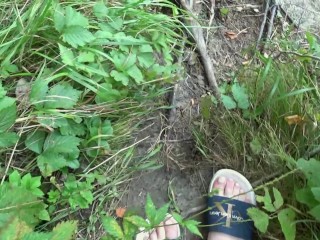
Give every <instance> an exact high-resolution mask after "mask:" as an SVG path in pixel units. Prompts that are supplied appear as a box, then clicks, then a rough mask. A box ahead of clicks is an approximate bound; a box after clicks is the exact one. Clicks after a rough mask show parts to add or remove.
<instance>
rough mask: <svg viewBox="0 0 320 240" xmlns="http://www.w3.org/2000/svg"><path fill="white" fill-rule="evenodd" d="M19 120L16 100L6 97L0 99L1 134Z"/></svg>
mask: <svg viewBox="0 0 320 240" xmlns="http://www.w3.org/2000/svg"><path fill="white" fill-rule="evenodd" d="M16 118H17V107H16V104H15V99H13V98H10V97H4V98H2V99H0V133H3V132H5V131H7V130H8V129H9V128H10V127H11V126H12V125H13V124H14V123H15V120H16Z"/></svg>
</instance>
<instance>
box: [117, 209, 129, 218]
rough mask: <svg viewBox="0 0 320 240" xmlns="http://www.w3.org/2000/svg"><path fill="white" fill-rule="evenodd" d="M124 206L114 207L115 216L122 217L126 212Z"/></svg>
mask: <svg viewBox="0 0 320 240" xmlns="http://www.w3.org/2000/svg"><path fill="white" fill-rule="evenodd" d="M126 210H127V209H126V208H122V207H119V208H117V209H116V216H117V217H118V218H123V216H124V214H125V213H126Z"/></svg>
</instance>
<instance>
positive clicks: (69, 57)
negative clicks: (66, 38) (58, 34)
mask: <svg viewBox="0 0 320 240" xmlns="http://www.w3.org/2000/svg"><path fill="white" fill-rule="evenodd" d="M58 45H59V49H60V55H61V59H62V62H63V63H64V64H66V65H68V66H74V60H75V56H74V54H73V52H72V50H71V49H70V48H66V47H65V46H63V45H61V44H59V43H58Z"/></svg>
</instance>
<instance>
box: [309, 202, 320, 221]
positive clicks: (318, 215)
mask: <svg viewBox="0 0 320 240" xmlns="http://www.w3.org/2000/svg"><path fill="white" fill-rule="evenodd" d="M309 213H310V214H311V215H312V216H313V217H314V218H315V219H316V220H317V221H320V204H319V203H318V205H317V206H315V207H314V208H312V209H311V210H310V211H309Z"/></svg>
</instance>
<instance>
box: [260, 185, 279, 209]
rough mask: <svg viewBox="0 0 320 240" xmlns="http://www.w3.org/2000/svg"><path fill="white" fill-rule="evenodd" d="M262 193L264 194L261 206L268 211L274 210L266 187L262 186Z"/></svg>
mask: <svg viewBox="0 0 320 240" xmlns="http://www.w3.org/2000/svg"><path fill="white" fill-rule="evenodd" d="M264 193H265V195H264V197H263V203H264V206H263V208H264V209H265V210H267V211H269V212H274V211H275V210H276V209H275V208H274V206H273V203H272V200H271V196H270V193H269V190H268V188H266V187H265V188H264Z"/></svg>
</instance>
